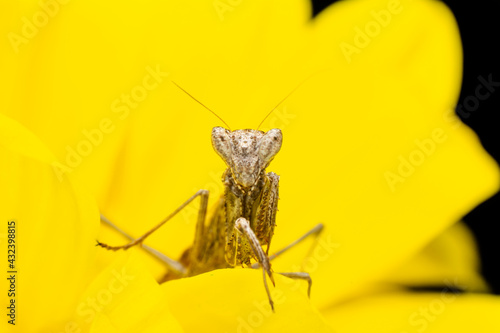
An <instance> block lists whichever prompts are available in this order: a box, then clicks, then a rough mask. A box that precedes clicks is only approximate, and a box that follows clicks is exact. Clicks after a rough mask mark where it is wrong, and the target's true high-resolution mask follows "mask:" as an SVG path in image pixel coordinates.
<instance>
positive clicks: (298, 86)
mask: <svg viewBox="0 0 500 333" xmlns="http://www.w3.org/2000/svg"><path fill="white" fill-rule="evenodd" d="M330 69H331V68H326V69H323V70H320V71H318V72H315V73H312V74H311V75H309V76H308V77H306V78H305V79H304V80H302V82H300V83H299V84H298V85H297V86H296V87H295V88H293V90H292V91H290V92H289V93H288V95H286V96H285V98H283V99H282V100H281V101H280V102H279V103H278V104H276V106H275V107H274V108H272V110H271V111H269V113H268V114H267V115H266V116H265V117H264V119H262V121H261V122H260V124H259V126H257V130H258V129H259V128H260V127H261V126H262V124H263V123H264V121H265V120H266V119H267V118H268V117H269V116H270V115H271V114H272V113H273V112H274V110H276V109H277V108H278V106H280V105H281V103H283V102H284V101H285V100H286V99H287V98H288V97H290V95H292V94H293V93H294V92H295V90H297V89H299V88H300V87H301V86H302V85H303V84H304V83H306V81H308V80H309V79H310V78H312V77H313V76H316V75H317V74H320V73H323V72H326V71H328V70H330Z"/></svg>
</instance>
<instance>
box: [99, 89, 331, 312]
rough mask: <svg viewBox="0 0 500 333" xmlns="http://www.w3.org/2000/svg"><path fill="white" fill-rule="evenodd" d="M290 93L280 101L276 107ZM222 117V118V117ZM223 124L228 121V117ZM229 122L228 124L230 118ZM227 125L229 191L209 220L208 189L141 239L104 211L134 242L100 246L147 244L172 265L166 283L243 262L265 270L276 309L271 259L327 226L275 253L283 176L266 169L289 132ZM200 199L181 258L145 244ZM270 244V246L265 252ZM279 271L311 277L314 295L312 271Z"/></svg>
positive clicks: (217, 139)
mask: <svg viewBox="0 0 500 333" xmlns="http://www.w3.org/2000/svg"><path fill="white" fill-rule="evenodd" d="M173 83H174V84H175V85H176V86H177V87H179V88H180V89H181V90H182V91H184V92H185V93H186V94H187V95H189V96H190V97H191V98H193V99H194V100H195V101H196V102H198V103H199V104H201V105H202V106H203V107H205V108H206V109H207V110H209V111H210V112H212V113H213V114H215V113H214V112H213V111H212V110H210V109H209V108H208V107H206V106H205V105H203V104H202V103H201V102H200V101H198V100H197V99H196V98H194V97H193V96H191V95H190V94H189V93H188V92H187V91H185V90H184V89H183V88H181V87H180V86H179V85H177V84H176V83H175V82H173ZM297 88H298V87H296V88H295V89H297ZM295 89H294V90H295ZM291 93H293V91H292V92H291ZM291 93H290V94H291ZM290 94H289V95H290ZM289 95H288V96H289ZM288 96H287V97H288ZM287 97H285V98H284V99H283V100H282V101H281V102H280V103H279V104H278V105H276V106H275V107H274V108H273V110H274V109H276V108H277V107H278V106H279V105H280V104H281V103H282V102H283V101H284V100H285V99H286V98H287ZM273 110H271V112H273ZM271 112H269V114H271ZM269 114H268V116H269ZM215 116H217V114H215ZM217 117H218V118H219V119H220V120H222V119H221V118H220V117H219V116H217ZM266 118H267V116H266ZM222 122H224V121H223V120H222ZM262 122H263V121H262ZM262 122H261V124H262ZM224 124H225V125H226V126H227V124H226V123H225V122H224ZM227 127H228V128H224V127H214V128H213V129H212V134H211V140H212V146H213V148H214V150H215V152H216V153H217V154H218V155H219V156H220V157H221V158H222V160H223V161H224V162H225V163H226V165H227V169H226V170H225V172H224V174H223V175H222V182H223V186H224V194H223V195H222V196H221V198H220V199H219V200H218V202H217V204H216V205H217V206H216V208H215V210H214V213H213V214H212V215H211V216H209V217H208V218H207V206H208V199H209V192H208V191H207V190H203V189H202V190H199V191H197V192H196V193H195V194H194V195H193V196H191V197H190V198H189V199H188V200H186V201H185V202H184V203H183V204H182V205H180V206H179V207H178V208H177V209H176V210H174V211H173V212H172V213H171V214H170V215H169V216H167V217H166V218H165V219H164V220H163V221H161V222H160V223H158V224H157V225H156V226H155V227H153V228H152V229H151V230H149V231H147V232H146V233H144V234H143V235H142V236H140V237H138V238H133V237H131V236H130V235H128V234H127V233H125V232H124V231H123V230H121V229H120V228H119V227H118V226H116V225H115V224H113V223H112V222H111V221H109V220H108V219H107V218H106V217H104V216H103V215H101V221H102V222H104V223H106V224H108V225H109V226H111V227H113V228H114V229H115V230H117V231H118V232H120V233H121V234H123V235H124V236H125V237H127V238H128V239H129V240H130V242H129V243H128V244H125V245H122V246H111V245H108V244H105V243H102V242H99V241H98V242H97V245H98V246H101V247H103V248H105V249H108V250H115V251H116V250H121V249H123V250H126V249H128V248H130V247H133V246H137V245H140V246H142V247H143V248H144V249H145V250H146V251H148V252H150V253H151V254H152V255H154V256H156V257H157V258H159V259H161V260H162V261H163V262H164V263H165V264H166V266H167V267H168V273H167V274H166V276H165V277H164V279H163V280H162V281H161V282H164V281H168V280H172V279H177V278H183V277H190V276H195V275H198V274H201V273H205V272H208V271H212V270H215V269H220V268H230V267H236V266H240V265H241V266H244V267H249V268H253V269H259V268H262V275H263V280H264V287H265V290H266V293H267V297H268V299H269V304H270V306H271V309H272V310H273V312H274V303H273V300H272V298H271V294H270V291H269V287H268V284H267V279H266V275H267V277H268V278H269V279H270V281H271V282H272V284H273V286H274V285H275V282H274V277H273V270H272V268H271V261H272V260H273V259H275V258H276V257H278V256H279V255H281V254H282V253H283V252H285V251H287V250H288V249H290V248H291V247H293V246H295V245H296V244H298V243H300V242H302V241H303V240H304V239H306V238H308V237H310V236H313V237H316V238H317V237H318V236H319V234H320V233H321V231H322V230H323V224H321V223H319V224H317V225H316V226H315V227H313V228H312V229H311V230H309V231H308V232H306V233H305V234H304V235H302V236H301V237H300V238H298V239H297V240H295V241H294V242H292V243H291V244H289V245H288V246H286V247H284V248H283V249H281V250H279V251H277V252H275V253H274V254H271V255H269V247H270V244H271V240H272V237H273V235H274V229H275V226H276V212H277V208H278V199H279V193H278V192H279V191H278V190H279V176H278V175H277V174H275V173H274V172H266V168H267V167H268V166H269V164H270V163H271V161H272V160H273V159H274V158H275V156H276V155H277V154H278V152H279V151H280V149H281V145H282V142H283V135H282V132H281V130H280V129H277V128H275V129H271V130H269V131H267V132H263V131H259V130H258V129H257V130H253V129H242V130H234V131H231V130H230V129H229V126H227ZM259 127H260V125H259ZM259 127H257V128H259ZM197 198H199V199H200V207H199V210H198V218H197V223H196V228H195V236H194V241H193V245H192V246H191V247H189V248H188V249H187V250H186V251H184V253H183V255H182V256H181V258H180V259H179V260H174V259H171V258H169V257H167V256H165V255H164V254H162V253H160V252H158V251H156V250H155V249H153V248H151V247H149V246H147V245H144V244H143V242H144V241H145V240H146V238H147V237H148V236H150V235H151V234H152V233H154V232H155V231H156V230H158V229H159V228H160V227H162V226H163V225H164V224H166V223H167V222H168V221H169V220H171V219H172V218H173V217H174V216H175V215H176V214H177V213H179V212H180V211H181V210H182V209H184V208H185V207H186V206H187V205H188V204H190V203H191V202H192V201H194V200H195V199H197ZM264 246H265V247H266V250H265V251H264V249H263V247H264ZM275 273H276V274H281V275H283V276H286V277H289V278H292V279H301V280H305V281H307V282H308V295H309V296H310V292H311V284H312V280H311V277H310V275H309V274H308V273H307V272H275Z"/></svg>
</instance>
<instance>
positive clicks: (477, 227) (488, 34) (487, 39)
mask: <svg viewBox="0 0 500 333" xmlns="http://www.w3.org/2000/svg"><path fill="white" fill-rule="evenodd" d="M335 2H337V1H335V0H312V3H313V9H314V15H318V14H319V13H320V12H321V11H322V10H324V9H325V8H326V7H328V6H329V5H331V4H333V3H335ZM443 2H444V3H446V4H447V6H448V7H449V8H450V9H451V11H452V12H453V14H454V15H455V18H456V20H457V22H458V27H459V29H460V35H461V38H462V44H463V49H464V50H463V52H464V72H463V82H462V90H461V93H460V99H459V101H458V104H457V105H458V106H460V105H464V104H463V103H464V99H465V98H466V97H467V96H469V95H471V94H472V95H473V94H474V93H475V89H476V87H477V86H478V84H479V83H480V81H479V80H478V77H479V76H482V77H483V78H488V77H489V76H490V75H491V77H492V79H491V80H492V81H495V82H499V81H500V71H498V66H496V64H497V62H498V59H500V51H499V50H498V47H497V44H498V33H499V32H500V30H499V29H498V27H499V20H498V14H497V7H496V5H497V3H496V2H495V1H487V0H480V1H474V2H470V1H463V2H459V1H449V0H448V1H443ZM497 89H498V91H495V92H493V93H492V94H491V95H490V96H489V97H488V98H486V99H485V100H483V101H481V103H480V105H479V107H478V108H477V109H476V110H475V111H473V112H470V113H469V112H457V114H458V116H459V117H460V119H462V121H463V122H464V123H465V124H467V125H468V126H469V127H471V128H472V129H473V130H474V131H475V132H476V133H477V135H478V136H479V138H480V139H481V143H482V144H483V147H484V148H485V149H486V151H487V152H488V153H489V154H490V155H491V156H493V158H494V159H495V160H496V161H497V163H498V161H499V156H500V154H499V145H498V142H499V141H500V128H499V124H498V122H496V121H495V119H496V118H495V117H494V115H495V112H496V111H498V110H499V101H500V88H497ZM456 111H458V108H457V110H456ZM499 207H500V196H499V193H497V194H496V195H495V196H493V197H492V198H490V199H489V200H487V201H485V202H483V203H482V204H480V205H479V206H478V207H476V208H475V209H474V210H472V211H471V212H470V213H469V214H467V215H466V216H464V218H463V219H464V221H465V222H466V223H467V225H468V226H469V228H470V229H471V230H472V232H473V233H474V235H475V237H476V240H477V243H478V246H479V252H480V256H481V262H482V274H483V276H484V277H485V278H486V280H487V281H488V282H489V284H490V286H491V287H492V289H493V292H494V293H495V294H500V269H498V266H499V263H500V260H499V253H500V239H499V238H500V235H499V233H498V232H497V231H496V230H498V224H499V223H500V214H499Z"/></svg>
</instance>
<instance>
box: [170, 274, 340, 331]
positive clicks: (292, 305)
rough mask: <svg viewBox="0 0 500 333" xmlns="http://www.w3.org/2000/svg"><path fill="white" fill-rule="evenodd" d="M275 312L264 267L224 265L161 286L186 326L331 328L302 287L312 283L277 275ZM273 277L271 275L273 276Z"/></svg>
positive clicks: (207, 328) (192, 328) (195, 328)
mask: <svg viewBox="0 0 500 333" xmlns="http://www.w3.org/2000/svg"><path fill="white" fill-rule="evenodd" d="M274 278H275V281H276V288H273V286H272V285H270V291H271V295H272V297H273V301H274V304H275V313H273V312H272V310H271V307H270V305H269V301H268V298H267V295H266V292H265V289H264V284H263V281H262V271H261V270H251V269H224V270H216V271H212V272H209V273H205V274H201V275H198V276H195V277H191V278H187V279H180V280H175V281H169V282H167V283H165V284H163V285H162V286H161V288H162V289H163V290H164V291H165V294H166V295H167V297H168V300H169V304H170V305H171V311H172V313H173V314H174V316H175V317H176V319H177V320H179V322H180V324H181V326H182V327H183V328H184V330H185V331H186V332H200V331H205V332H234V331H236V332H276V331H286V332H331V329H330V328H329V326H328V325H327V324H326V323H325V321H324V319H323V318H322V316H321V315H320V314H319V312H318V311H317V310H316V309H315V308H314V307H313V306H312V305H311V304H310V302H309V300H308V299H307V296H306V295H304V293H302V292H301V291H300V289H301V288H302V287H304V286H307V283H306V282H304V281H298V280H290V279H288V278H285V277H283V276H281V275H277V274H275V275H274ZM268 283H269V281H268Z"/></svg>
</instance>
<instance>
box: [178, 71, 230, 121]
mask: <svg viewBox="0 0 500 333" xmlns="http://www.w3.org/2000/svg"><path fill="white" fill-rule="evenodd" d="M172 83H173V84H175V85H176V86H177V88H179V89H180V90H182V91H184V92H185V93H186V95H188V96H189V97H191V98H192V99H194V100H195V101H196V102H198V103H199V104H200V105H201V106H203V107H204V108H205V109H207V110H208V111H210V112H212V114H213V115H214V116H216V117H217V118H218V119H219V120H220V121H222V122H223V123H224V125H226V126H227V129H228V130H231V128H230V127H229V125H228V124H227V123H226V122H225V121H224V120H223V119H222V118H221V117H219V115H218V114H217V113H215V112H213V111H212V110H210V109H209V108H208V107H207V106H206V105H205V104H203V103H202V102H200V101H199V100H197V99H196V98H194V97H193V95H191V94H190V93H188V92H187V91H186V90H184V89H183V88H182V87H181V86H179V85H178V84H177V83H175V82H174V81H172Z"/></svg>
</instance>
